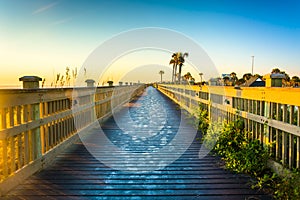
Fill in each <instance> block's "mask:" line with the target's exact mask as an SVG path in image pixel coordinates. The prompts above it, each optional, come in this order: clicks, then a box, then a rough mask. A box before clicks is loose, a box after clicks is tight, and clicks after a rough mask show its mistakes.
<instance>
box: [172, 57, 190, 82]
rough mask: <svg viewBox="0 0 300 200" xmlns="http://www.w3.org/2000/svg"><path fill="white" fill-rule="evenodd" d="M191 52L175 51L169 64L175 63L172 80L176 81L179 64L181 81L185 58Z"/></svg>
mask: <svg viewBox="0 0 300 200" xmlns="http://www.w3.org/2000/svg"><path fill="white" fill-rule="evenodd" d="M188 55H189V54H188V53H184V54H182V53H181V52H177V53H173V54H172V59H171V60H170V63H169V64H173V73H172V82H174V81H176V74H177V66H179V73H178V81H179V83H180V79H181V70H182V66H183V63H184V61H185V60H184V58H185V57H187V56H188Z"/></svg>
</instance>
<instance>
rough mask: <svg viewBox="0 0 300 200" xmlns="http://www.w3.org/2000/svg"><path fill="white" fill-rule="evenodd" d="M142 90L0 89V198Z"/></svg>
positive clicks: (133, 87)
mask: <svg viewBox="0 0 300 200" xmlns="http://www.w3.org/2000/svg"><path fill="white" fill-rule="evenodd" d="M144 88H145V86H144V85H131V86H120V87H98V88H94V87H86V88H75V89H72V88H60V89H54V88H52V89H12V90H7V89H5V90H0V195H1V194H4V193H6V192H7V191H8V190H9V189H11V188H12V187H14V186H16V185H18V184H19V183H20V182H21V181H23V180H24V179H25V178H27V177H28V176H30V175H31V174H33V173H35V172H36V171H37V170H40V169H41V168H43V167H44V166H45V165H47V164H49V163H51V161H52V159H53V157H55V156H56V155H57V154H58V153H59V152H61V151H62V150H63V149H64V148H66V147H67V146H68V145H69V144H71V143H72V142H74V141H77V140H78V139H79V137H78V136H77V134H76V133H78V132H80V131H83V130H86V129H87V128H89V127H90V126H91V125H92V124H93V123H94V122H98V121H99V120H104V119H106V118H107V117H109V116H111V114H112V111H113V110H114V109H118V108H120V107H121V105H123V104H124V103H126V102H127V101H129V99H131V98H133V97H135V96H136V95H138V94H139V93H141V92H142V91H143V90H144Z"/></svg>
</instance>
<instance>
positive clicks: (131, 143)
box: [4, 87, 271, 200]
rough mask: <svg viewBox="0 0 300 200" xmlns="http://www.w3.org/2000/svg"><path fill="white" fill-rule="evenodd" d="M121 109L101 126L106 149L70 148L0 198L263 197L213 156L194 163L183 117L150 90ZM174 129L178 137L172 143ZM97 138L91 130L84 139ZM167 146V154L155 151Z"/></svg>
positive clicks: (193, 143) (194, 144)
mask: <svg viewBox="0 0 300 200" xmlns="http://www.w3.org/2000/svg"><path fill="white" fill-rule="evenodd" d="M161 106H163V110H162V107H161ZM127 108H129V109H124V110H121V111H120V112H119V113H118V114H116V115H115V118H110V119H109V120H108V121H106V122H105V124H103V126H102V129H103V131H104V132H105V137H107V138H108V139H109V141H110V143H108V142H105V141H104V140H103V141H102V140H101V141H100V142H99V144H98V145H99V147H100V148H97V152H96V153H95V152H94V154H93V155H92V154H91V153H90V152H89V151H88V150H87V148H86V146H85V145H84V144H83V143H82V142H79V143H76V144H73V145H72V146H71V147H70V148H68V149H67V150H66V151H65V152H64V153H62V154H60V155H59V156H58V157H57V158H56V159H55V161H54V163H53V164H52V165H51V166H49V167H48V168H46V169H44V170H42V171H41V172H39V173H37V174H35V175H33V176H31V177H30V178H29V179H27V180H26V181H25V182H24V183H22V184H21V185H19V186H18V187H17V188H15V189H14V190H12V191H11V192H10V193H8V195H7V196H6V197H4V198H5V199H214V200H215V199H222V200H223V199H230V200H232V199H271V197H270V196H268V195H266V194H264V193H262V192H260V191H257V190H252V189H251V188H250V186H249V184H248V183H249V181H250V178H249V177H248V176H245V175H240V174H235V173H232V172H229V171H227V170H225V169H222V168H219V167H218V166H217V162H218V160H217V158H215V157H212V156H210V155H208V156H206V157H205V158H204V159H199V157H198V153H199V149H200V144H199V141H198V140H197V139H196V138H197V137H198V136H196V137H195V138H188V136H189V132H191V131H192V130H191V127H189V126H188V124H187V122H186V121H185V120H184V118H185V117H184V116H183V115H182V114H181V113H180V110H179V109H178V108H177V106H176V105H175V104H173V103H172V102H171V101H170V100H169V99H167V98H166V97H164V96H162V94H160V93H159V92H158V91H156V90H155V89H154V88H151V87H150V88H147V89H146V92H145V93H144V95H142V96H141V97H140V98H139V99H138V100H137V101H135V102H133V103H132V104H130V105H129V107H127ZM161 113H163V114H161ZM116 121H117V123H116ZM180 121H181V124H180V123H179V122H180ZM123 126H124V127H123ZM182 127H183V128H182ZM180 129H182V130H183V133H184V134H183V135H182V136H179V137H177V136H176V134H177V132H178V131H179V130H180ZM194 131H195V130H194ZM97 133H98V132H97V130H96V129H95V130H92V131H91V133H90V138H92V139H93V138H94V137H95V135H97ZM194 136H195V135H194ZM102 137H104V136H102ZM91 141H92V140H91ZM168 144H173V147H174V146H175V148H173V149H171V150H172V151H171V152H170V151H169V152H168V151H162V149H163V148H164V146H166V145H168ZM109 145H110V146H111V145H114V146H116V147H117V149H118V151H117V152H110V147H109ZM183 150H184V151H183ZM128 152H129V153H128ZM181 152H183V153H181ZM130 155H132V156H130ZM176 156H177V157H176ZM170 157H171V158H172V159H173V158H176V159H175V160H174V162H173V161H172V159H170ZM99 160H101V161H102V162H100V161H99ZM165 165H166V166H165ZM110 166H113V167H114V168H111V167H110ZM152 169H155V170H152Z"/></svg>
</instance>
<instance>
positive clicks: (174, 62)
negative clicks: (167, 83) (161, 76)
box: [169, 53, 178, 83]
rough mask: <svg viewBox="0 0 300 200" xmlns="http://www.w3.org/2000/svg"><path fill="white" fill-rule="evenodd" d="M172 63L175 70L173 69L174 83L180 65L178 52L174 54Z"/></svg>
mask: <svg viewBox="0 0 300 200" xmlns="http://www.w3.org/2000/svg"><path fill="white" fill-rule="evenodd" d="M170 64H173V71H172V83H173V82H174V81H175V80H176V71H177V65H178V59H177V55H176V53H173V54H172V59H171V60H170V63H169V65H170Z"/></svg>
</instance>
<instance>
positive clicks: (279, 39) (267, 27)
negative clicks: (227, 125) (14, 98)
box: [0, 0, 300, 84]
mask: <svg viewBox="0 0 300 200" xmlns="http://www.w3.org/2000/svg"><path fill="white" fill-rule="evenodd" d="M299 13H300V1H297V0H285V1H283V0H273V1H269V0H265V1H263V0H261V1H258V0H251V1H248V0H245V1H238V0H227V1H226V0H207V1H203V0H199V1H187V2H185V1H176V0H173V1H168V0H167V1H159V0H145V1H137V0H132V1H129V0H123V1H121V0H120V1H114V0H112V1H100V0H99V1H96V0H90V1H84V0H82V1H81V0H72V1H71V0H54V1H53V0H26V1H23V0H0V43H1V44H2V45H1V46H0V68H1V69H2V72H3V70H4V71H6V72H5V73H1V76H2V77H1V80H2V81H1V82H2V84H7V83H11V84H13V83H15V82H14V81H17V80H18V78H19V77H16V76H22V75H28V74H36V75H39V76H41V77H50V76H52V75H53V73H58V72H64V69H65V67H66V66H70V67H78V68H80V67H81V65H82V63H83V62H84V60H85V59H86V58H87V56H88V55H89V54H90V53H91V52H92V51H93V50H94V49H95V48H96V47H97V46H98V45H100V44H101V43H102V42H104V41H106V40H107V39H109V38H111V37H112V36H114V35H116V34H119V33H120V32H123V31H127V30H130V29H134V28H143V27H162V28H168V29H172V30H175V31H179V32H181V33H183V34H185V35H187V36H188V37H190V38H192V39H193V40H194V41H196V42H197V43H198V44H199V45H200V46H201V47H202V48H204V49H205V50H206V52H207V54H208V55H209V56H210V57H211V59H212V60H213V62H214V63H215V65H216V67H217V68H218V70H219V71H220V73H230V72H232V71H235V72H237V73H238V75H239V76H242V75H243V74H244V73H247V72H251V56H252V55H254V56H255V65H254V66H255V67H254V72H255V73H259V74H266V73H269V72H270V71H271V69H272V68H274V67H279V68H281V69H283V70H285V71H286V72H287V73H289V74H290V75H298V76H299V75H300V68H299V66H300V65H299V55H300V14H299ZM190 53H191V55H192V52H190ZM166 63H168V60H166ZM162 64H164V63H162ZM207 78H208V77H207ZM48 79H51V78H48ZM153 79H157V80H158V79H159V76H158V75H157V73H156V72H155V73H154V75H153ZM1 82H0V84H1Z"/></svg>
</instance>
